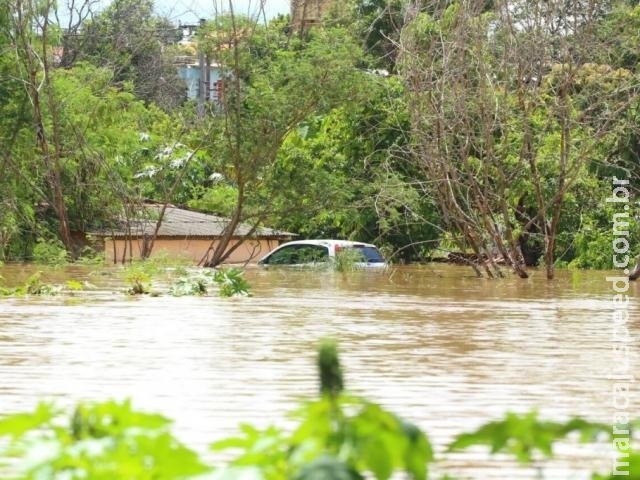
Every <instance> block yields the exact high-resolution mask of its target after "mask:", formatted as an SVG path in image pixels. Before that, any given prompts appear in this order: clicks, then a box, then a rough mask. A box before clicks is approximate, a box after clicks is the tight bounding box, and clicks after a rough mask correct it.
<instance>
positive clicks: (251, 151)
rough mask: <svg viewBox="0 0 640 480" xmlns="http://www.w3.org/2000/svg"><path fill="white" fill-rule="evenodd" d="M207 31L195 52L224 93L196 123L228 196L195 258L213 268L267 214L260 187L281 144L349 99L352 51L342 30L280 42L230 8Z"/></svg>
mask: <svg viewBox="0 0 640 480" xmlns="http://www.w3.org/2000/svg"><path fill="white" fill-rule="evenodd" d="M208 27H209V28H208V29H203V30H201V31H200V32H199V35H200V40H199V41H200V45H199V48H201V49H204V52H206V55H207V56H208V57H209V59H210V61H212V62H213V63H215V64H217V65H218V66H219V69H220V73H221V77H222V79H223V82H224V95H223V96H222V98H221V99H220V100H219V102H218V103H214V104H212V105H211V108H210V110H209V113H208V116H207V117H206V119H205V121H204V125H205V126H206V134H204V135H206V137H205V138H206V139H207V142H206V146H205V147H204V149H205V151H207V152H208V154H209V156H210V158H211V159H212V162H213V164H212V169H213V170H214V171H215V172H216V173H218V174H219V175H220V176H221V178H223V179H224V180H225V182H226V183H227V184H228V185H231V186H232V187H233V190H234V192H235V198H234V203H233V208H232V211H231V212H230V220H229V224H228V225H227V226H226V228H225V231H224V233H223V235H222V238H221V240H220V241H219V242H217V244H216V245H213V244H212V247H211V249H210V252H209V255H208V256H207V258H205V259H203V263H204V264H206V265H209V266H215V265H218V264H220V263H221V262H223V261H224V260H225V258H226V257H227V256H228V255H229V254H230V253H231V252H232V251H233V249H235V248H237V245H238V244H239V243H238V242H235V243H234V242H232V240H231V239H232V236H233V234H234V232H235V230H236V228H237V227H238V225H240V223H249V224H250V225H251V227H252V228H251V231H252V232H254V231H255V230H256V229H257V228H258V227H259V226H260V225H261V224H262V223H263V222H264V221H265V219H266V218H268V216H269V215H270V214H271V213H272V211H273V208H272V207H271V205H270V202H269V193H270V192H269V190H268V189H267V188H266V187H267V185H273V184H274V183H275V182H274V177H273V175H274V173H275V172H274V169H273V166H274V164H275V163H276V160H277V157H278V152H279V151H280V148H281V146H282V143H283V141H284V140H285V138H287V136H288V135H289V134H291V132H292V131H293V130H294V129H295V128H296V127H297V126H298V125H299V124H300V123H301V122H302V121H303V120H305V119H307V118H309V117H310V116H311V115H312V114H317V113H320V112H323V111H328V110H329V109H330V108H332V107H333V106H335V105H337V104H340V103H341V102H344V101H345V100H346V99H347V98H349V96H350V92H351V91H353V88H352V86H353V83H354V77H355V76H357V75H358V72H357V71H356V69H355V68H354V64H355V61H356V58H357V55H358V49H357V48H356V47H355V46H354V45H353V42H352V40H351V39H350V37H349V35H348V34H347V32H345V31H344V29H340V28H333V29H326V28H322V27H318V28H314V29H312V30H311V31H310V32H309V33H308V35H307V36H306V37H305V38H302V39H300V38H299V37H288V36H287V35H286V29H283V28H281V25H279V24H278V23H275V24H273V25H272V26H267V27H263V26H261V25H258V24H257V23H256V22H255V21H251V20H250V19H247V18H243V17H238V16H236V15H235V14H234V13H233V10H232V9H230V14H229V15H228V16H225V17H220V18H218V19H216V20H215V22H214V23H209V24H208ZM204 135H203V136H204ZM213 188H215V187H213ZM279 188H281V189H285V190H286V189H287V188H288V185H287V184H286V183H281V184H280V185H279Z"/></svg>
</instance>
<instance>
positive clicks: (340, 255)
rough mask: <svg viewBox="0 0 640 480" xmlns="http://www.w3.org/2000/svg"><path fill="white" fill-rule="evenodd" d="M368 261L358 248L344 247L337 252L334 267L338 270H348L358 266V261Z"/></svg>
mask: <svg viewBox="0 0 640 480" xmlns="http://www.w3.org/2000/svg"><path fill="white" fill-rule="evenodd" d="M362 261H366V259H365V258H363V255H362V253H361V252H359V251H358V249H357V248H343V249H342V250H340V251H339V252H337V253H336V256H335V260H334V262H333V268H334V269H335V270H336V271H337V272H348V271H351V270H355V269H356V268H357V264H358V262H362Z"/></svg>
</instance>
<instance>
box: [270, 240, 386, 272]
mask: <svg viewBox="0 0 640 480" xmlns="http://www.w3.org/2000/svg"><path fill="white" fill-rule="evenodd" d="M349 250H352V251H353V252H355V255H354V256H353V257H351V258H352V259H354V265H355V266H358V267H385V266H386V265H387V263H386V262H385V260H384V258H383V257H382V254H381V253H380V251H379V250H378V248H377V247H376V246H375V245H373V244H371V243H363V242H352V241H349V240H294V241H292V242H287V243H283V244H282V245H280V246H278V247H276V248H274V249H273V250H271V251H270V252H269V253H268V254H266V255H265V256H264V257H262V258H261V259H260V260H258V265H313V264H318V263H322V262H331V261H335V260H336V257H338V255H339V254H340V252H342V251H349ZM349 254H351V252H349Z"/></svg>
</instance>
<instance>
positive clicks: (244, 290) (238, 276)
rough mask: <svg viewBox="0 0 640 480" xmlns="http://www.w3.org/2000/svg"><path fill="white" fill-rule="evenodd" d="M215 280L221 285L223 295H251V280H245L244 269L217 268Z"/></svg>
mask: <svg viewBox="0 0 640 480" xmlns="http://www.w3.org/2000/svg"><path fill="white" fill-rule="evenodd" d="M213 281H214V282H216V283H217V284H218V285H219V286H220V296H221V297H233V296H236V295H239V296H249V295H250V293H249V289H250V286H249V282H247V281H246V280H245V278H244V277H243V274H242V270H241V269H239V268H236V267H232V268H228V269H221V270H216V272H215V273H214V275H213Z"/></svg>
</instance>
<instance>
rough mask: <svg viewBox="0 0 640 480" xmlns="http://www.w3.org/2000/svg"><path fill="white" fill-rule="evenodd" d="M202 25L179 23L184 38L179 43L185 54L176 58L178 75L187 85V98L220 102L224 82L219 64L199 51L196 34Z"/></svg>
mask: <svg viewBox="0 0 640 480" xmlns="http://www.w3.org/2000/svg"><path fill="white" fill-rule="evenodd" d="M199 26H200V25H182V24H180V25H178V29H179V30H181V32H182V38H181V40H180V41H179V42H178V44H179V45H180V46H181V47H182V50H183V52H182V53H183V54H182V55H178V56H176V57H175V59H174V64H175V65H176V68H177V70H178V76H179V77H180V78H181V79H182V80H184V82H185V83H186V85H187V98H189V99H190V100H201V101H203V102H207V101H210V102H219V101H220V100H221V97H222V94H223V90H224V83H223V82H222V78H221V75H220V68H219V67H218V65H215V64H211V63H210V61H209V59H207V58H205V57H204V56H203V55H201V54H200V53H199V52H198V46H197V43H196V41H195V38H194V37H195V34H196V31H197V29H198V27H199Z"/></svg>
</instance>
